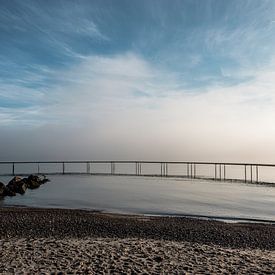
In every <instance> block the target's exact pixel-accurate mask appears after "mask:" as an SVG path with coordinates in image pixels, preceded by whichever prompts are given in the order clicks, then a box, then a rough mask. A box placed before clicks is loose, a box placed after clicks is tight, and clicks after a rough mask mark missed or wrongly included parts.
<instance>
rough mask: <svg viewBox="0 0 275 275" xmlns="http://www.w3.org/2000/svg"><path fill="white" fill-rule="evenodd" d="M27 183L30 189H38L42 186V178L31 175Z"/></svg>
mask: <svg viewBox="0 0 275 275" xmlns="http://www.w3.org/2000/svg"><path fill="white" fill-rule="evenodd" d="M25 181H26V183H27V187H28V188H29V189H36V188H38V187H39V186H40V185H41V184H42V180H41V178H40V177H39V176H36V175H30V176H29V177H28V178H27V179H25Z"/></svg>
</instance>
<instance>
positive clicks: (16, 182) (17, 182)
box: [7, 176, 28, 195]
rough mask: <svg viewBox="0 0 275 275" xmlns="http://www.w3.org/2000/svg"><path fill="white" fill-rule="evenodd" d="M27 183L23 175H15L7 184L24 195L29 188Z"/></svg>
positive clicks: (12, 189) (15, 191) (11, 189)
mask: <svg viewBox="0 0 275 275" xmlns="http://www.w3.org/2000/svg"><path fill="white" fill-rule="evenodd" d="M27 187H28V186H27V183H26V181H25V180H23V179H22V178H21V177H18V176H16V177H14V178H13V179H12V180H11V181H10V182H9V183H8V185H7V189H9V190H10V191H12V192H14V193H18V194H21V195H23V194H24V193H25V192H26V190H27Z"/></svg>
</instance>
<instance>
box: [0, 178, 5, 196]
mask: <svg viewBox="0 0 275 275" xmlns="http://www.w3.org/2000/svg"><path fill="white" fill-rule="evenodd" d="M5 192H6V185H5V184H4V183H2V182H1V181H0V197H4V196H5Z"/></svg>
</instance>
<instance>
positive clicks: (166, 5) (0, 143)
mask: <svg viewBox="0 0 275 275" xmlns="http://www.w3.org/2000/svg"><path fill="white" fill-rule="evenodd" d="M274 32H275V1H268V0H267V1H260V0H252V1H245V0H244V1H237V0H235V1H234V0H233V1H218V0H211V1H210V0H205V1H202V0H201V1H199V0H197V1H196V0H194V1H189V0H182V1H176V0H175V1H168V0H163V1H155V0H151V1H122V0H118V1H99V0H98V1H85V0H83V1H73V0H68V1H34V0H30V1H28V0H26V1H18V0H14V1H1V3H0V41H1V43H0V152H1V154H0V160H14V161H17V160H70V159H75V160H78V159H79V160H80V159H91V160H93V159H94V160H103V159H110V160H111V159H118V160H119V159H124V160H131V159H143V160H149V159H150V160H188V161H189V160H190V161H192V160H193V161H233V162H234V161H248V162H269V163H275V154H274V152H275V123H274V118H275V36H274Z"/></svg>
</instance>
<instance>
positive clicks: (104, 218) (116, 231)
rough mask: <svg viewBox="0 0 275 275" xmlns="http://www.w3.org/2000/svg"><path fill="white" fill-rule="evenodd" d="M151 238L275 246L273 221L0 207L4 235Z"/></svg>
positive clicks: (0, 231)
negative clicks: (228, 221)
mask: <svg viewBox="0 0 275 275" xmlns="http://www.w3.org/2000/svg"><path fill="white" fill-rule="evenodd" d="M6 237H15V238H30V237H38V238H39V237H57V238H63V237H73V238H74V237H76V238H83V237H103V238H105V237H111V238H113V237H114V238H129V237H131V238H132V237H133V238H148V239H156V240H159V239H163V240H172V241H188V242H196V243H203V244H214V245H221V246H225V247H230V248H248V247H249V248H256V249H257V248H259V249H267V250H275V225H274V224H266V223H243V222H238V223H226V222H222V221H217V220H209V219H198V218H191V217H175V216H147V215H129V214H115V213H104V212H99V211H89V210H76V209H59V208H29V207H2V208H0V238H6Z"/></svg>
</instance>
